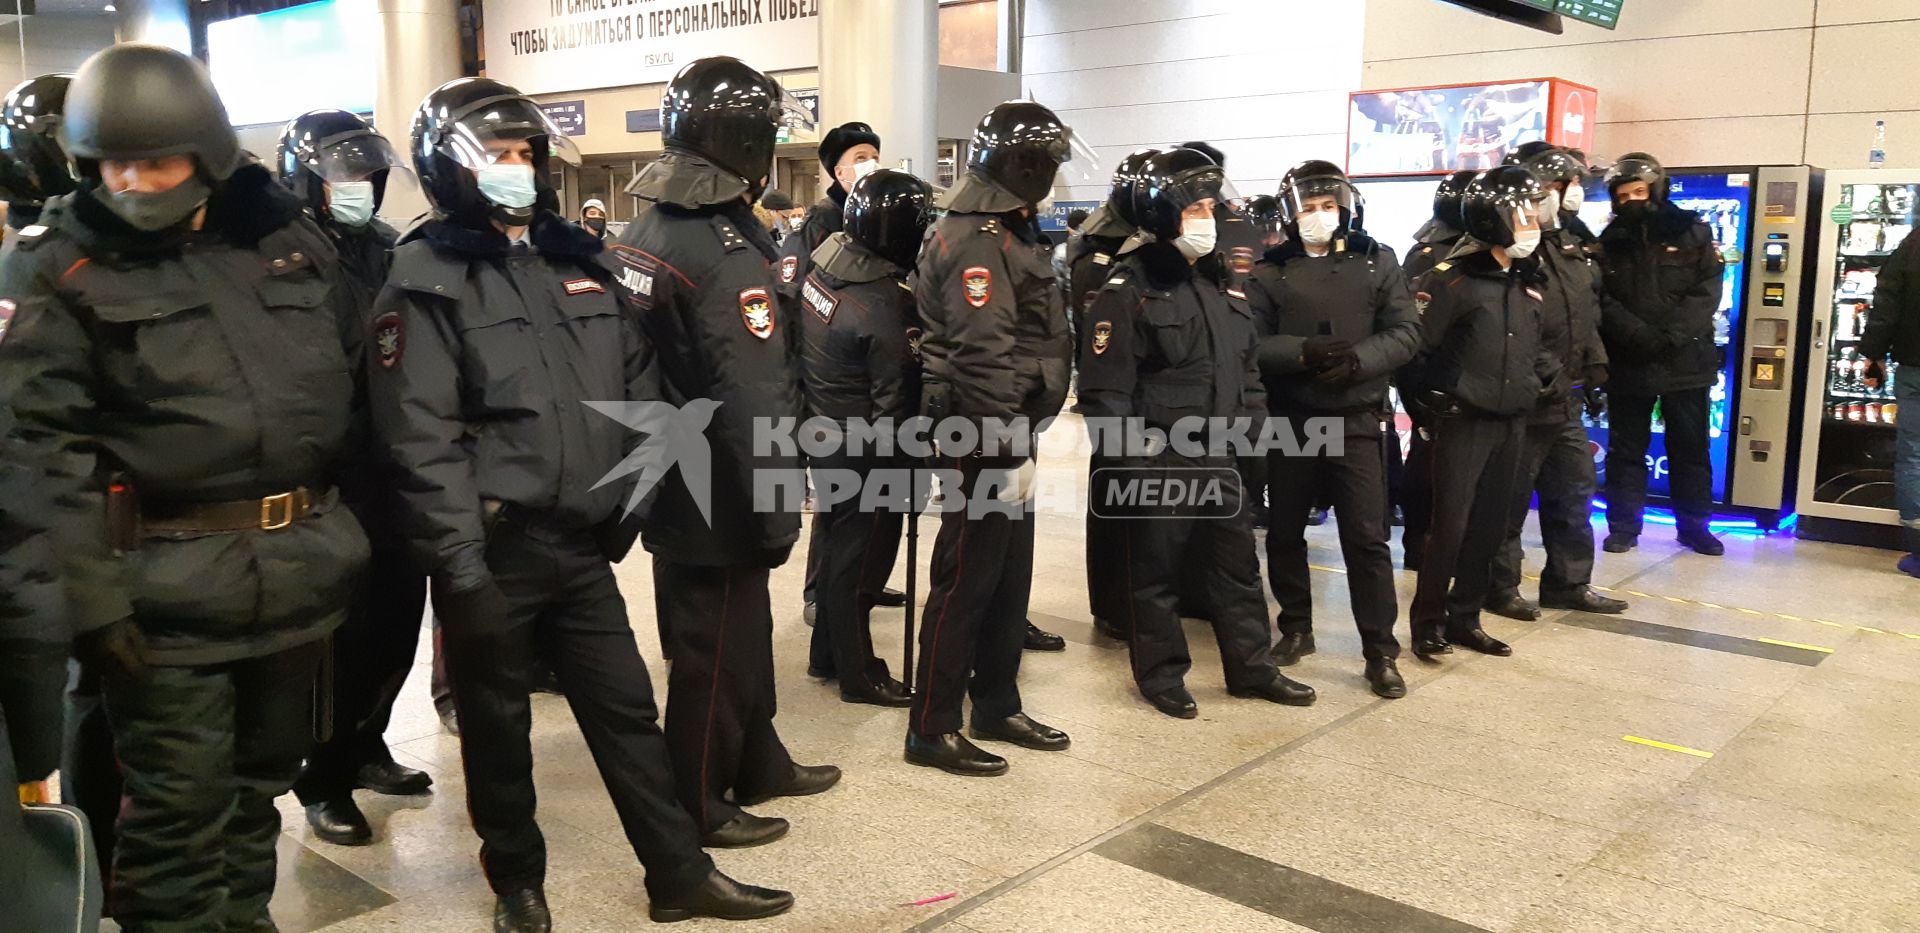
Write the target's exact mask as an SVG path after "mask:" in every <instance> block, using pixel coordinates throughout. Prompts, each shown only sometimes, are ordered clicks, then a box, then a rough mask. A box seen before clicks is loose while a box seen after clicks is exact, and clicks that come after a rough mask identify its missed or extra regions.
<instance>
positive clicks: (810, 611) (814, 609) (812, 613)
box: [800, 602, 820, 628]
mask: <svg viewBox="0 0 1920 933" xmlns="http://www.w3.org/2000/svg"><path fill="white" fill-rule="evenodd" d="M819 614H820V607H819V606H818V605H817V604H815V603H811V602H809V603H807V607H806V608H805V609H802V610H800V618H802V619H805V620H807V627H808V628H812V627H813V623H814V619H815V618H816V617H817V616H819Z"/></svg>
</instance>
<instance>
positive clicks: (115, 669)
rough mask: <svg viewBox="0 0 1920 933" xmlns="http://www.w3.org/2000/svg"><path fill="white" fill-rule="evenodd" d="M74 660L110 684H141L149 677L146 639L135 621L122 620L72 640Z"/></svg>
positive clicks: (84, 633) (83, 633)
mask: <svg viewBox="0 0 1920 933" xmlns="http://www.w3.org/2000/svg"><path fill="white" fill-rule="evenodd" d="M73 656H74V657H76V658H79V659H80V663H81V664H83V665H85V666H87V667H90V668H92V669H93V670H96V671H99V672H100V675H101V676H103V677H106V678H108V679H110V680H117V681H121V682H123V683H124V682H132V681H138V680H141V679H143V678H145V677H146V676H147V636H146V633H144V632H142V631H140V626H138V625H135V624H134V622H133V619H131V618H126V619H121V620H120V621H118V622H114V623H112V624H109V625H104V626H101V627H100V628H97V629H94V630H92V631H90V632H82V633H80V634H79V635H78V636H76V637H75V638H74V640H73Z"/></svg>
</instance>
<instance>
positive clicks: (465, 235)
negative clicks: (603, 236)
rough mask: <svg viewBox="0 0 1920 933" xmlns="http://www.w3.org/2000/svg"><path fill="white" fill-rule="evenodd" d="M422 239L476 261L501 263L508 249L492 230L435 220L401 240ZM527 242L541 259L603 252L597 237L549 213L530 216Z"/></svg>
mask: <svg viewBox="0 0 1920 933" xmlns="http://www.w3.org/2000/svg"><path fill="white" fill-rule="evenodd" d="M416 238H423V239H426V240H430V241H432V242H433V243H434V244H436V245H438V246H443V247H445V248H447V249H450V250H452V251H454V252H456V253H460V254H462V255H465V256H469V257H473V258H476V259H504V258H506V256H507V253H508V251H509V250H510V248H511V247H512V242H511V241H509V240H508V239H507V235H506V234H504V233H501V232H500V231H499V230H498V229H496V228H494V227H487V228H486V229H484V230H480V229H475V228H472V227H463V226H460V225H458V224H455V223H452V222H450V221H448V220H445V219H444V218H435V219H433V220H429V221H427V222H426V223H424V224H421V225H420V226H418V227H416V228H414V229H413V230H409V231H408V232H407V236H406V237H405V239H408V240H412V239H416ZM527 238H528V240H530V241H531V242H532V244H533V248H534V249H535V250H538V251H539V252H540V253H541V254H542V255H546V256H560V257H572V258H578V259H587V258H590V257H592V256H594V255H597V254H598V253H599V252H600V251H601V250H603V249H605V248H606V244H605V243H603V242H602V241H601V240H600V238H599V237H597V236H594V235H593V234H592V233H590V232H588V231H587V230H586V229H585V228H583V227H579V226H576V225H574V224H572V223H569V222H567V221H565V220H562V219H561V218H560V216H559V215H558V214H555V213H553V212H552V211H545V210H543V211H540V212H538V213H536V214H534V215H533V223H531V224H529V225H528V227H527Z"/></svg>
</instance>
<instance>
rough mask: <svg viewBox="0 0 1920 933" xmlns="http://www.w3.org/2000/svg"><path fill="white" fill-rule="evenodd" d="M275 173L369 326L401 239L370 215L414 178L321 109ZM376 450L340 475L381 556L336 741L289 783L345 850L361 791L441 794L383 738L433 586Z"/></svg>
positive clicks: (339, 675) (296, 132)
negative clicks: (402, 525)
mask: <svg viewBox="0 0 1920 933" xmlns="http://www.w3.org/2000/svg"><path fill="white" fill-rule="evenodd" d="M273 168H274V172H275V173H276V174H277V175H278V177H279V178H280V181H281V183H282V184H285V185H286V186H287V187H288V188H290V189H292V190H293V192H294V194H295V195H296V196H298V197H299V198H300V200H301V202H302V203H303V204H305V205H306V208H307V212H308V214H309V215H310V216H311V217H313V219H314V220H315V222H316V223H318V224H319V225H320V229H321V230H322V231H324V232H325V233H326V234H327V238H328V239H329V240H331V241H333V245H334V249H335V250H336V251H337V252H338V253H339V256H340V270H341V273H342V275H341V280H340V284H341V287H342V288H343V289H344V291H345V297H346V298H347V299H348V304H349V307H350V308H351V310H352V311H353V313H354V314H356V315H358V316H359V317H360V318H361V319H362V320H364V319H366V318H368V317H370V316H371V315H370V314H369V310H370V309H371V308H372V307H373V298H374V296H375V295H376V294H378V293H379V291H380V287H381V286H382V285H383V284H385V282H386V280H387V251H388V250H390V249H392V248H393V238H394V234H393V230H392V229H391V228H389V227H388V226H387V225H386V224H384V223H381V222H380V220H379V219H378V218H376V217H374V212H375V211H377V210H379V207H380V202H381V199H382V197H383V196H384V195H385V192H386V188H387V186H388V185H389V184H392V183H394V179H395V178H407V177H409V173H408V171H407V169H406V168H405V167H404V166H402V165H401V164H400V158H399V156H398V155H397V154H395V153H394V151H393V147H392V146H391V145H389V144H388V142H387V141H386V139H384V138H383V137H381V136H380V135H379V134H378V133H375V132H374V131H373V127H371V126H369V125H368V124H367V122H366V121H364V120H362V119H361V118H359V117H357V116H354V115H353V114H350V113H347V112H346V111H343V110H315V111H312V112H310V113H306V114H302V115H300V116H298V117H295V118H294V119H293V120H292V121H290V122H289V123H288V124H287V125H286V127H285V128H284V129H282V130H281V132H280V139H279V142H278V143H277V145H276V147H275V152H274V160H273ZM396 168H397V169H398V171H397V172H396V171H395V169H396ZM373 453H374V452H372V451H368V452H366V453H362V454H356V455H355V456H354V457H353V462H354V467H353V469H351V470H350V471H349V472H348V473H347V474H345V475H344V476H343V478H342V479H343V483H344V485H343V493H344V497H345V501H346V503H347V506H348V508H350V509H352V510H353V513H354V517H356V518H358V519H359V520H360V526H361V527H362V528H363V529H365V530H366V532H367V539H368V541H369V542H370V543H371V545H372V548H373V559H372V560H371V561H370V562H369V564H368V568H367V577H366V579H364V580H363V581H362V582H361V593H360V598H359V599H358V600H356V602H355V604H354V607H353V610H352V612H351V613H350V614H349V615H348V618H347V622H346V623H345V624H344V625H342V626H341V628H340V630H339V631H338V632H337V633H335V635H334V641H333V660H332V663H331V664H330V665H329V666H330V668H331V671H330V673H331V675H332V684H331V688H330V689H331V693H332V696H333V698H334V729H333V735H332V737H331V738H329V739H327V740H326V741H323V742H321V743H320V744H319V745H318V746H316V747H315V748H314V750H313V755H312V756H311V757H310V758H309V759H308V760H307V766H306V768H305V769H304V770H303V771H302V772H301V774H300V778H299V779H298V780H296V781H295V782H294V785H293V791H294V794H295V795H297V796H298V797H299V798H300V803H301V804H302V805H303V806H304V807H305V808H306V813H307V825H308V826H309V827H311V828H312V829H313V832H314V835H316V836H318V837H320V838H321V839H324V840H326V841H327V842H331V843H335V844H337V845H366V844H368V843H370V842H372V841H373V830H372V828H371V827H370V826H368V825H367V818H366V816H365V815H364V814H362V813H361V812H360V808H359V807H358V806H357V805H355V804H354V802H353V789H354V788H355V787H356V786H359V787H365V788H367V789H368V790H372V791H374V792H376V793H382V794H397V795H403V794H419V793H424V792H426V790H427V789H428V788H429V787H431V786H432V785H433V778H432V777H431V776H429V775H428V774H427V773H426V772H424V771H419V770H415V769H413V768H409V767H406V766H405V765H401V764H399V763H397V762H395V761H394V760H393V753H392V752H390V751H389V750H388V749H387V743H386V741H385V740H384V739H383V738H382V737H381V733H383V732H385V731H386V727H387V722H388V720H389V719H390V718H391V717H392V715H393V702H394V700H395V699H396V698H397V697H398V696H399V694H400V687H401V685H402V684H404V683H406V679H407V672H408V671H410V670H412V669H413V654H414V649H415V648H416V647H417V646H418V644H419V641H420V618H421V615H422V613H424V612H425V610H426V605H427V577H426V573H425V572H424V571H422V570H420V569H419V568H418V567H416V566H414V564H413V561H412V559H411V557H410V555H409V553H408V551H407V547H406V543H405V540H404V538H403V537H402V536H401V534H400V529H399V527H398V522H397V518H398V514H397V513H398V510H399V507H400V503H399V501H398V497H397V493H396V492H395V489H394V479H395V477H394V476H393V475H392V471H391V469H390V468H388V469H385V470H382V469H381V468H380V466H381V465H384V464H381V461H380V458H378V457H376V456H373V455H372V454H373ZM377 464H379V465H377Z"/></svg>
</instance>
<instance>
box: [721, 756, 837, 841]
mask: <svg viewBox="0 0 1920 933" xmlns="http://www.w3.org/2000/svg"><path fill="white" fill-rule="evenodd" d="M838 783H840V769H839V768H836V767H834V766H833V765H794V766H793V777H791V778H788V779H787V786H785V787H782V788H780V789H779V790H777V791H774V792H773V793H771V794H760V795H757V796H752V797H739V798H737V802H738V803H739V804H740V805H741V806H743V807H755V806H759V805H760V804H763V803H766V802H767V801H769V800H772V799H773V798H775V797H811V796H813V795H814V794H824V793H826V792H827V791H828V790H830V789H832V787H833V785H835V784H838ZM721 828H722V829H725V828H726V827H724V826H723V827H721Z"/></svg>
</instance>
